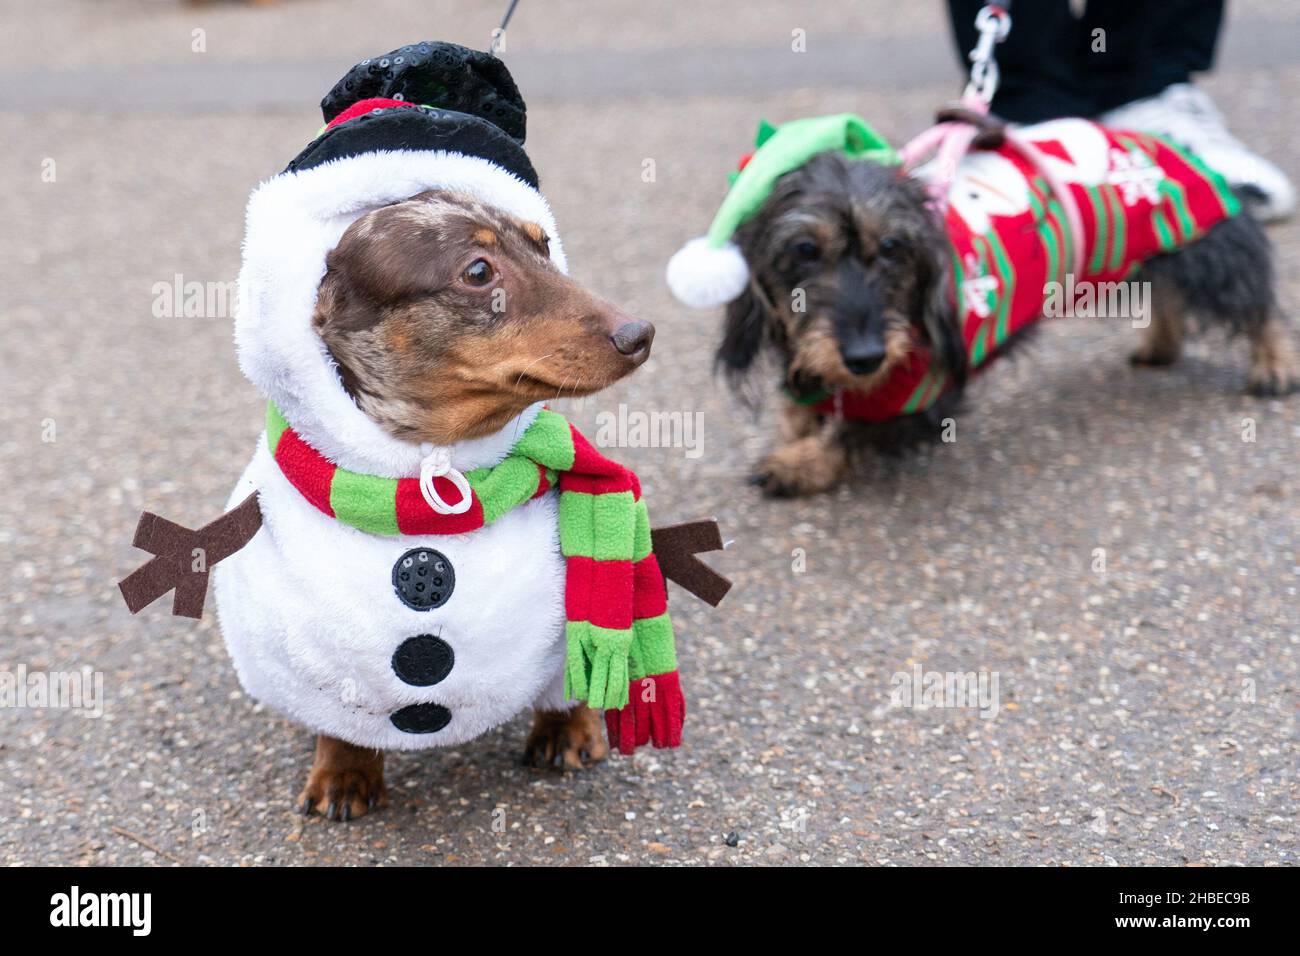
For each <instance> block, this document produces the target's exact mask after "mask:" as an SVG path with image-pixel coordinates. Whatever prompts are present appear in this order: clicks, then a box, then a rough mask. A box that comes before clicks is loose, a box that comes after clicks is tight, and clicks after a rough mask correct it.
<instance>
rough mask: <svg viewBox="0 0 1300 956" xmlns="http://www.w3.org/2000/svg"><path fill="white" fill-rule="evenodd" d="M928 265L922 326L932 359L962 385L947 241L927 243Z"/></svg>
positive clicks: (962, 348) (962, 355)
mask: <svg viewBox="0 0 1300 956" xmlns="http://www.w3.org/2000/svg"><path fill="white" fill-rule="evenodd" d="M929 248H930V250H931V252H930V256H929V263H928V265H929V268H928V269H927V270H926V271H927V275H926V276H925V281H924V283H923V286H922V290H921V328H922V331H924V333H925V337H926V339H927V340H928V342H929V345H930V354H931V355H932V356H933V359H934V361H935V362H937V363H939V365H941V366H942V367H943V368H944V370H946V371H947V372H948V374H949V375H950V376H952V380H953V383H954V384H955V385H956V386H957V387H959V388H960V387H961V386H962V385H963V384H964V383H965V381H966V370H967V362H966V343H965V341H964V340H963V338H962V332H961V322H960V320H959V318H958V316H957V307H956V305H955V303H954V301H953V280H952V269H951V267H950V266H949V264H948V262H949V259H950V252H949V248H948V244H947V242H940V243H937V244H935V243H932V244H930V246H929Z"/></svg>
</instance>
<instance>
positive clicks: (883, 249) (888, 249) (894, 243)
mask: <svg viewBox="0 0 1300 956" xmlns="http://www.w3.org/2000/svg"><path fill="white" fill-rule="evenodd" d="M906 248H907V241H906V240H904V239H898V238H896V237H894V236H886V237H885V238H884V239H882V240H880V254H881V255H882V256H884V257H885V258H886V259H892V258H894V256H896V255H898V254H899V253H901V252H902V251H903V250H904V249H906Z"/></svg>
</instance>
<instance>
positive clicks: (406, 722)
mask: <svg viewBox="0 0 1300 956" xmlns="http://www.w3.org/2000/svg"><path fill="white" fill-rule="evenodd" d="M388 719H389V720H391V721H392V722H393V726H394V727H396V728H397V729H398V730H400V731H401V732H402V733H404V734H436V733H437V732H438V731H440V730H442V728H444V727H446V726H447V725H448V724H449V723H451V711H449V710H448V709H447V708H446V707H444V706H442V704H411V705H410V706H409V707H403V708H402V709H401V710H398V711H395V712H394V713H393V715H392V716H391V717H389V718H388Z"/></svg>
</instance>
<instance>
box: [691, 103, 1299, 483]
mask: <svg viewBox="0 0 1300 956" xmlns="http://www.w3.org/2000/svg"><path fill="white" fill-rule="evenodd" d="M939 118H940V121H941V122H940V124H939V125H938V126H936V127H935V128H934V130H932V131H927V133H924V134H922V136H920V137H918V138H917V140H915V141H913V144H909V146H908V147H906V148H905V149H904V151H903V153H902V154H900V153H897V152H895V151H894V150H893V149H892V148H891V147H890V146H889V144H888V143H887V142H886V141H885V140H884V139H883V138H881V137H880V136H879V135H878V134H877V133H876V132H875V131H873V130H872V129H871V128H870V127H869V126H868V125H867V124H866V123H865V122H863V121H862V120H861V119H860V118H858V117H856V116H852V115H849V114H841V115H835V116H824V117H813V118H808V119H799V120H794V121H791V122H789V123H786V124H783V125H782V126H780V127H773V126H770V125H768V124H766V123H764V124H761V126H760V128H759V132H758V137H757V142H756V148H755V150H754V151H753V152H752V153H751V154H750V155H748V156H746V157H745V158H744V159H743V160H742V161H741V166H740V169H739V171H738V172H736V173H733V174H732V184H731V187H730V190H729V192H728V193H727V195H726V197H725V199H724V200H723V202H722V205H721V207H720V208H719V210H718V213H717V215H716V217H715V218H714V220H713V224H712V226H711V227H710V229H709V232H708V234H707V235H706V236H704V237H701V238H699V239H694V240H691V241H690V242H688V243H687V244H686V245H685V246H684V247H683V248H682V249H681V250H680V251H679V252H678V253H677V254H676V255H675V256H674V257H673V258H672V260H671V261H670V262H669V265H668V272H667V278H668V284H669V286H670V287H671V288H672V290H673V292H674V294H675V295H676V296H677V297H678V298H679V299H680V300H681V301H682V302H684V303H686V304H688V305H692V306H696V307H711V306H720V305H724V306H725V307H726V317H725V322H724V330H723V337H722V342H721V345H720V346H719V348H718V352H717V363H718V366H719V367H720V368H721V369H722V370H724V371H725V372H727V373H728V375H729V377H730V378H731V379H732V381H733V383H735V384H739V383H740V381H741V380H743V379H744V378H745V376H746V375H747V374H748V373H749V372H750V371H751V370H752V369H754V368H755V367H756V366H757V359H758V358H759V357H760V355H763V354H764V353H766V354H770V355H772V356H774V357H775V358H776V359H777V362H778V363H779V365H780V368H781V372H782V377H783V386H784V389H783V391H784V402H783V409H782V412H783V415H782V419H783V420H782V425H781V430H780V434H779V436H778V439H777V447H776V449H775V450H774V451H773V452H772V453H771V454H770V455H769V456H768V457H767V458H766V459H764V460H763V461H762V462H761V463H760V464H759V466H758V469H757V471H756V473H755V474H754V483H755V484H758V485H759V486H760V487H761V488H762V489H763V490H764V491H765V492H766V493H768V494H770V495H776V496H787V495H803V494H813V493H818V492H822V491H826V490H828V489H830V488H832V487H834V486H835V485H836V484H838V483H839V481H840V480H841V479H842V478H843V477H844V475H845V474H846V472H847V467H848V464H849V462H850V459H851V454H852V453H854V452H856V451H858V450H860V449H861V448H863V447H864V446H865V447H867V448H874V449H876V450H879V451H887V452H888V451H896V450H899V449H901V448H904V447H907V446H909V445H911V444H913V443H915V442H917V441H920V440H924V439H927V438H932V437H939V436H941V435H942V434H943V431H944V422H946V421H949V420H950V416H951V415H953V414H954V413H955V411H956V409H957V405H958V403H959V400H960V397H961V394H962V390H963V387H964V386H965V384H966V381H967V378H968V376H969V375H970V374H971V373H973V372H977V371H982V370H983V368H985V367H986V366H987V364H988V363H989V362H990V361H991V360H992V359H993V358H995V357H996V356H999V355H1004V354H1006V353H1007V352H1008V351H1009V350H1010V349H1011V348H1012V347H1013V346H1014V345H1015V344H1016V343H1017V342H1018V341H1020V340H1021V339H1023V337H1024V335H1025V333H1027V332H1030V331H1032V328H1033V327H1034V325H1035V324H1036V323H1037V322H1038V320H1039V319H1040V318H1042V317H1043V315H1044V314H1045V313H1046V314H1049V315H1063V316H1073V315H1109V314H1115V313H1114V312H1108V311H1106V310H1105V308H1104V306H1106V305H1109V304H1111V303H1113V302H1114V301H1116V298H1118V299H1119V300H1120V302H1121V305H1120V308H1119V309H1117V310H1115V311H1116V312H1120V313H1121V314H1123V313H1124V312H1128V315H1127V316H1126V317H1131V318H1132V319H1133V320H1134V324H1135V326H1138V327H1142V326H1143V325H1144V324H1145V327H1146V333H1145V336H1146V338H1145V342H1144V343H1143V345H1142V346H1141V347H1140V348H1139V349H1138V351H1137V352H1136V353H1135V354H1134V355H1133V361H1134V363H1135V364H1141V365H1168V364H1170V363H1172V362H1173V361H1175V360H1176V359H1177V357H1178V354H1179V351H1180V347H1181V343H1182V340H1183V336H1184V327H1185V324H1186V320H1187V319H1188V318H1195V319H1199V320H1201V321H1202V324H1210V323H1215V324H1218V325H1220V326H1222V327H1223V328H1225V329H1226V330H1228V331H1229V332H1241V333H1244V334H1245V335H1246V336H1247V337H1248V338H1249V340H1250V344H1251V369H1250V390H1251V391H1252V392H1254V393H1255V394H1259V395H1277V394H1282V393H1285V392H1287V391H1289V390H1291V389H1292V388H1293V387H1294V386H1295V384H1296V381H1297V376H1296V370H1295V367H1294V363H1293V359H1292V355H1291V348H1290V343H1289V339H1288V336H1287V332H1286V327H1285V324H1284V322H1283V320H1282V317H1281V316H1280V315H1279V313H1278V310H1277V308H1276V304H1275V300H1274V292H1273V270H1272V264H1271V250H1270V247H1269V243H1268V239H1267V238H1266V236H1265V235H1264V232H1263V230H1262V229H1261V228H1260V226H1259V225H1258V224H1257V223H1256V222H1255V221H1254V220H1253V219H1252V218H1251V217H1250V215H1249V214H1248V213H1246V212H1244V211H1243V209H1242V206H1241V204H1240V203H1239V202H1238V199H1237V197H1235V196H1234V195H1233V193H1232V192H1231V191H1230V190H1229V188H1228V186H1227V184H1226V182H1225V181H1224V179H1223V177H1222V176H1220V175H1219V174H1218V173H1217V172H1215V171H1214V170H1212V169H1209V168H1208V167H1206V166H1205V164H1204V163H1202V162H1201V161H1200V160H1199V159H1197V158H1196V157H1195V156H1193V155H1190V154H1188V153H1186V152H1185V151H1183V150H1181V149H1180V148H1178V147H1176V146H1174V145H1173V144H1171V143H1168V142H1165V141H1163V140H1161V139H1159V138H1157V137H1154V136H1149V135H1145V134H1143V133H1138V132H1125V131H1118V130H1111V129H1107V128H1104V127H1101V126H1098V125H1097V124H1095V123H1091V122H1088V121H1085V120H1078V119H1063V120H1055V121H1052V122H1049V123H1043V124H1039V125H1036V126H1031V127H1023V128H1014V129H1013V128H1009V127H1006V126H1004V125H1003V124H1001V123H999V122H998V121H996V120H995V119H993V118H991V117H988V116H980V115H977V114H976V113H975V112H974V111H972V110H971V109H969V108H965V107H953V108H949V109H946V110H944V111H941V113H940V117H939ZM972 128H973V135H972V136H971V139H970V140H969V142H970V144H971V147H973V148H970V149H969V151H967V152H965V153H964V154H961V155H960V158H959V161H957V162H954V163H953V164H952V166H951V167H950V168H948V167H944V166H943V165H942V163H940V160H941V159H943V155H942V154H941V155H940V156H939V157H937V158H936V161H935V162H932V163H930V164H927V165H925V166H918V165H917V162H916V161H917V160H918V159H919V158H924V156H923V155H919V154H920V150H919V148H918V149H917V150H916V151H915V152H913V145H914V144H917V143H926V142H934V141H935V139H936V137H935V136H934V135H933V134H934V133H935V132H936V131H938V133H939V135H941V136H946V135H951V130H955V129H960V130H972ZM936 166H938V167H939V169H940V171H941V175H939V176H937V177H936V176H935V175H934V173H935V170H936ZM1115 293H1122V295H1119V296H1117V297H1112V296H1114V294H1115ZM1129 293H1133V294H1134V295H1135V296H1136V295H1139V294H1149V296H1150V301H1149V302H1147V301H1143V302H1142V303H1141V305H1142V306H1143V307H1144V308H1143V309H1142V310H1141V312H1142V313H1144V314H1139V310H1138V309H1137V308H1134V307H1133V306H1135V305H1136V304H1137V303H1136V302H1134V301H1133V300H1132V299H1130V297H1129V295H1128V294H1129ZM1099 302H1100V303H1101V304H1102V307H1099V305H1098V303H1099ZM1122 303H1131V304H1130V306H1129V308H1128V309H1125V308H1124V305H1123V304H1122Z"/></svg>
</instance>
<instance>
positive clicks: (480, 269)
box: [460, 259, 496, 286]
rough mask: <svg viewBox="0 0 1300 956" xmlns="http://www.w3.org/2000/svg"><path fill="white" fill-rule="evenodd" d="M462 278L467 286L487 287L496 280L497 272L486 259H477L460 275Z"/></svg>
mask: <svg viewBox="0 0 1300 956" xmlns="http://www.w3.org/2000/svg"><path fill="white" fill-rule="evenodd" d="M460 277H461V278H462V279H464V280H465V284H466V285H474V286H485V285H487V284H488V283H489V282H491V281H492V280H493V279H495V278H496V272H495V271H494V270H493V268H492V264H491V263H490V262H488V261H487V260H486V259H475V260H474V261H473V262H471V263H470V264H469V266H468V267H467V268H466V269H465V271H464V272H462V273H461V274H460Z"/></svg>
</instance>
